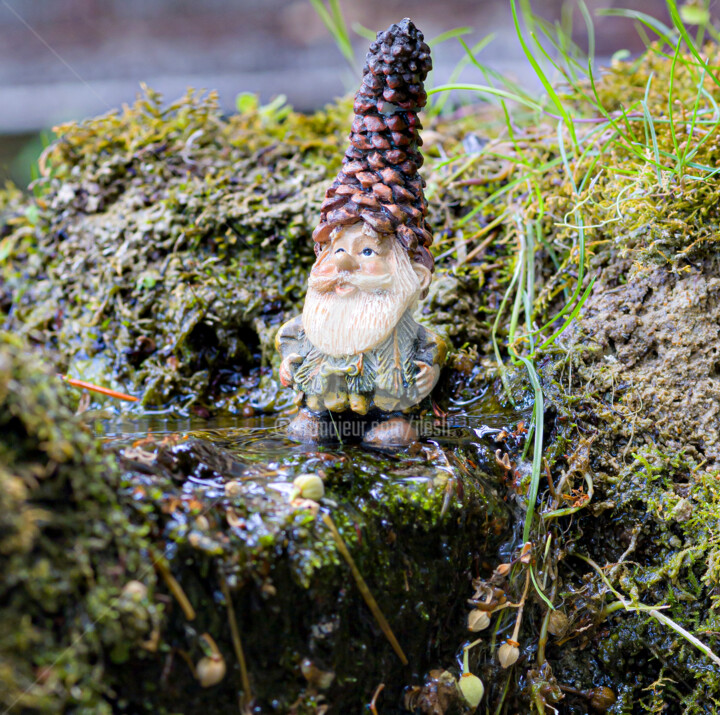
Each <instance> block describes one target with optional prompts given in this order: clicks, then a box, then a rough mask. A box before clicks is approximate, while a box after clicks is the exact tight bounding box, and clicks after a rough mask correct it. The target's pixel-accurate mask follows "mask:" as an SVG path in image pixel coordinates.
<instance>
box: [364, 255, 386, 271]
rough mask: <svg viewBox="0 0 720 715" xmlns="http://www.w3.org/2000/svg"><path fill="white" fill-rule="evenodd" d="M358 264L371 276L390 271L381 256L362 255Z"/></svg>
mask: <svg viewBox="0 0 720 715" xmlns="http://www.w3.org/2000/svg"><path fill="white" fill-rule="evenodd" d="M360 265H361V266H362V272H363V273H367V274H368V275H371V276H384V275H387V274H388V273H390V271H391V268H390V265H389V263H388V262H387V261H386V260H385V259H384V258H383V257H381V256H373V257H372V258H365V257H363V260H362V261H361V262H360Z"/></svg>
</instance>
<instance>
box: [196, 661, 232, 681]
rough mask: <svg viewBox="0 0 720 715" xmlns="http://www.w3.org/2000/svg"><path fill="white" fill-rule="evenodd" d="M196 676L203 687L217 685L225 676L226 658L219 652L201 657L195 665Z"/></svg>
mask: <svg viewBox="0 0 720 715" xmlns="http://www.w3.org/2000/svg"><path fill="white" fill-rule="evenodd" d="M195 677H196V678H197V679H198V682H199V683H200V685H201V686H202V687H203V688H211V687H212V686H213V685H217V684H218V683H219V682H220V681H221V680H222V679H223V678H224V677H225V659H224V658H223V657H222V655H219V654H218V656H211V657H208V656H205V657H203V658H200V660H199V661H198V663H197V665H196V666H195Z"/></svg>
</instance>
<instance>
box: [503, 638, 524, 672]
mask: <svg viewBox="0 0 720 715" xmlns="http://www.w3.org/2000/svg"><path fill="white" fill-rule="evenodd" d="M519 657H520V644H519V643H518V642H517V641H514V640H510V638H508V639H507V640H506V641H505V642H504V643H503V644H502V645H501V646H500V648H498V661H500V665H501V666H502V667H503V668H509V667H510V666H511V665H514V664H515V663H516V662H517V659H518V658H519Z"/></svg>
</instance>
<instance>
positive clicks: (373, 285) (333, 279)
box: [308, 271, 393, 293]
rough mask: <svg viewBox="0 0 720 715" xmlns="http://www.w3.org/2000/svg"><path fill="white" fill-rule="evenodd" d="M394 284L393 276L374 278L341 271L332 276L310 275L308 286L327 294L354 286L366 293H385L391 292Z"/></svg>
mask: <svg viewBox="0 0 720 715" xmlns="http://www.w3.org/2000/svg"><path fill="white" fill-rule="evenodd" d="M392 284H393V277H392V276H391V275H384V276H372V275H365V274H362V273H350V272H349V271H339V272H338V273H335V274H334V275H332V276H318V275H313V274H312V273H311V274H310V277H309V278H308V286H309V287H310V288H313V289H314V290H316V291H318V292H319V293H327V292H329V291H331V290H333V289H334V288H335V287H336V286H339V285H352V286H355V288H357V289H358V290H361V291H363V292H365V293H383V292H385V291H388V290H390V288H392Z"/></svg>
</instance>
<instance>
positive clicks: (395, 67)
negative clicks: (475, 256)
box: [313, 18, 433, 270]
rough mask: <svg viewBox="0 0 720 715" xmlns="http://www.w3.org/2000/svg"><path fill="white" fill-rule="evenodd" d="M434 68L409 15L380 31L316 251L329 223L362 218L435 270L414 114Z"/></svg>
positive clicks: (323, 212) (329, 192) (327, 200)
mask: <svg viewBox="0 0 720 715" xmlns="http://www.w3.org/2000/svg"><path fill="white" fill-rule="evenodd" d="M431 69H432V61H431V59H430V48H429V47H428V46H427V45H426V44H425V43H424V42H423V34H422V32H420V31H419V30H418V29H417V28H416V27H415V25H413V23H412V22H410V20H409V19H407V18H405V19H404V20H403V21H402V22H401V23H399V24H397V25H391V26H390V27H389V28H388V29H387V30H385V32H378V34H377V39H376V40H375V42H373V43H372V44H371V45H370V51H369V52H368V54H367V57H366V58H365V68H364V69H363V83H362V85H361V87H360V89H359V90H358V92H357V94H356V95H355V119H354V121H353V123H352V128H351V131H350V147H349V148H348V150H347V151H346V152H345V158H344V159H343V165H342V168H341V169H340V172H339V173H338V175H337V178H336V179H335V181H334V182H333V184H332V186H331V187H330V188H329V189H328V190H327V192H326V193H325V201H324V202H323V204H322V207H321V209H320V223H319V224H318V227H317V228H316V229H315V232H314V233H313V239H314V240H315V241H316V246H315V248H316V250H318V249H319V248H320V247H321V245H322V244H324V243H327V242H328V241H329V240H330V233H331V231H332V230H333V229H334V228H336V227H338V226H344V225H347V224H351V223H356V222H357V221H360V220H362V221H364V222H365V223H367V224H368V225H369V226H371V227H372V228H373V229H375V230H376V231H377V232H378V233H394V234H396V235H397V238H398V240H399V241H400V242H401V243H402V245H403V246H404V247H405V249H406V250H407V252H408V254H409V256H410V258H411V259H412V260H414V261H417V262H419V263H422V264H424V265H425V266H427V267H428V268H429V269H431V270H432V268H433V258H432V255H431V254H430V252H429V251H428V247H429V246H430V244H431V243H432V233H431V232H430V229H429V228H428V226H427V224H426V223H425V214H426V212H427V202H426V200H425V195H424V194H423V187H424V186H425V182H424V181H423V179H422V177H421V176H420V175H419V174H418V169H419V168H420V167H421V166H422V163H423V157H422V154H421V153H420V151H419V149H418V147H419V146H420V145H421V144H422V139H421V138H420V136H419V134H418V132H419V130H420V129H421V128H422V126H421V124H420V121H419V120H418V117H417V113H418V111H419V110H420V109H422V107H424V106H425V102H426V101H427V94H426V93H425V90H424V89H423V82H424V80H425V78H426V77H427V73H428V72H429V71H430V70H431Z"/></svg>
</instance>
